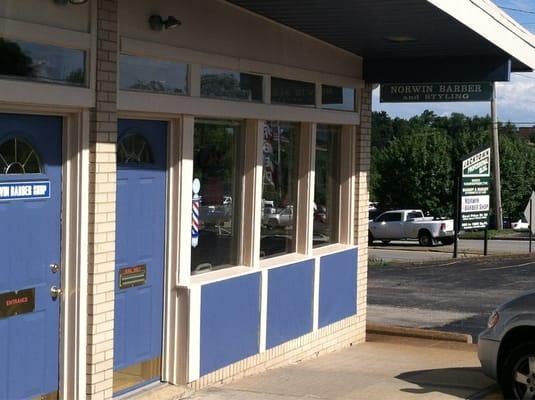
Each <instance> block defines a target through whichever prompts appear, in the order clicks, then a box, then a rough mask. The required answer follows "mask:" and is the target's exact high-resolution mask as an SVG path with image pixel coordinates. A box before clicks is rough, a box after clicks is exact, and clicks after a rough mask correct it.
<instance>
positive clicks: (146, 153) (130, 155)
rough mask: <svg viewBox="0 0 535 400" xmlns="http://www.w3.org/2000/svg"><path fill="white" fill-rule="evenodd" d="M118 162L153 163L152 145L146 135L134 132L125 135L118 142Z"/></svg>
mask: <svg viewBox="0 0 535 400" xmlns="http://www.w3.org/2000/svg"><path fill="white" fill-rule="evenodd" d="M117 163H118V164H149V163H152V153H151V150H150V145H149V143H148V142H147V139H146V138H145V136H143V135H141V134H139V133H134V134H130V135H127V136H125V137H123V138H122V139H121V140H120V141H119V143H118V144H117Z"/></svg>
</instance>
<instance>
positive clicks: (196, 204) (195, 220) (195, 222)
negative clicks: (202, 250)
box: [191, 178, 201, 248]
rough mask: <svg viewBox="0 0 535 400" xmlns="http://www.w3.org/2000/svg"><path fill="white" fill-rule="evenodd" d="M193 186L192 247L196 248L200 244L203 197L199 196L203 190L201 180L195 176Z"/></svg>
mask: <svg viewBox="0 0 535 400" xmlns="http://www.w3.org/2000/svg"><path fill="white" fill-rule="evenodd" d="M191 186H192V190H193V198H192V205H191V247H193V248H195V247H197V246H198V245H199V225H200V213H199V209H200V205H201V197H200V196H199V191H200V190H201V181H200V180H198V179H197V178H195V179H194V180H193V184H192V185H191Z"/></svg>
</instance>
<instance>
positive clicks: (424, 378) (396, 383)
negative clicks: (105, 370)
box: [140, 335, 501, 400]
mask: <svg viewBox="0 0 535 400" xmlns="http://www.w3.org/2000/svg"><path fill="white" fill-rule="evenodd" d="M140 398H149V397H140ZM151 398H154V399H155V398H158V399H164V398H167V399H171V398H173V399H178V398H181V399H189V400H260V399H262V400H297V399H319V400H327V399H328V400H336V399H340V400H349V399H351V400H360V399H365V400H374V399H377V400H384V399H433V400H434V399H473V400H476V399H488V400H490V399H493V400H497V399H501V396H500V394H499V391H498V390H497V386H496V385H495V383H494V382H493V381H492V380H490V379H488V378H487V377H485V376H484V375H483V373H482V372H481V370H480V368H479V361H478V359H477V347H476V346H475V345H471V344H466V343H455V342H449V341H439V340H428V339H415V338H406V337H398V336H386V335H369V336H368V342H366V343H364V344H359V345H356V346H353V347H352V348H349V349H346V350H343V351H339V352H336V353H332V354H328V355H325V356H322V357H319V358H316V359H313V360H308V361H304V362H301V363H297V364H293V365H290V366H287V367H283V368H277V369H273V370H270V371H268V372H265V373H263V374H260V375H256V376H251V377H247V378H244V379H242V380H239V381H236V382H234V383H231V384H229V385H225V386H213V387H209V388H206V389H204V390H201V391H198V392H195V393H189V394H188V393H186V394H183V395H182V396H176V397H160V396H157V397H151Z"/></svg>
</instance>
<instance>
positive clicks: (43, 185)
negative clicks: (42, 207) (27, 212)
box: [0, 181, 50, 201]
mask: <svg viewBox="0 0 535 400" xmlns="http://www.w3.org/2000/svg"><path fill="white" fill-rule="evenodd" d="M49 198H50V181H32V182H0V201H13V200H37V199H49Z"/></svg>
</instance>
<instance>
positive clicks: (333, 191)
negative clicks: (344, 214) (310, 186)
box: [313, 125, 340, 247]
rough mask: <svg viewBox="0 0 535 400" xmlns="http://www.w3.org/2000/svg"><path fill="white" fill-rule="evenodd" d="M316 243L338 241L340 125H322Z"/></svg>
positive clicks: (318, 144) (317, 170)
mask: <svg viewBox="0 0 535 400" xmlns="http://www.w3.org/2000/svg"><path fill="white" fill-rule="evenodd" d="M315 176H316V180H315V185H314V229H313V231H314V237H313V246H314V247H320V246H325V245H327V244H331V243H337V242H338V241H339V239H338V223H339V220H340V213H339V201H340V127H337V126H329V125H318V127H317V132H316V166H315Z"/></svg>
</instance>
